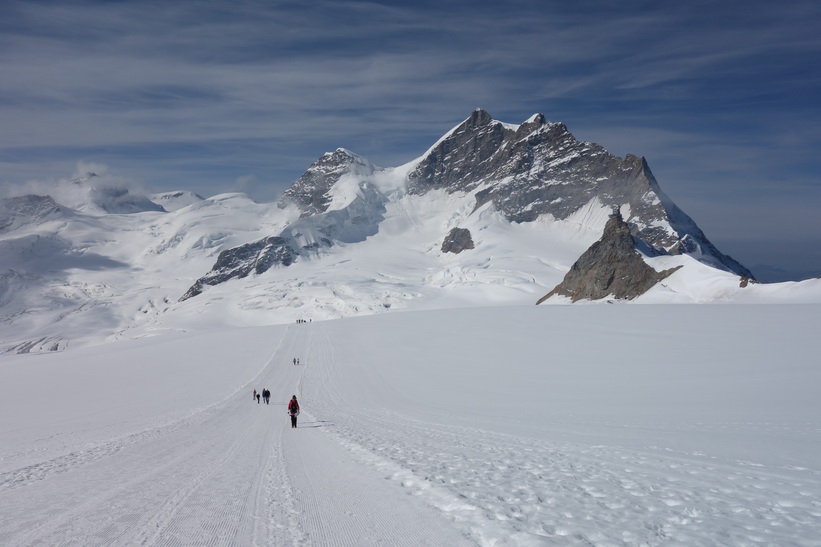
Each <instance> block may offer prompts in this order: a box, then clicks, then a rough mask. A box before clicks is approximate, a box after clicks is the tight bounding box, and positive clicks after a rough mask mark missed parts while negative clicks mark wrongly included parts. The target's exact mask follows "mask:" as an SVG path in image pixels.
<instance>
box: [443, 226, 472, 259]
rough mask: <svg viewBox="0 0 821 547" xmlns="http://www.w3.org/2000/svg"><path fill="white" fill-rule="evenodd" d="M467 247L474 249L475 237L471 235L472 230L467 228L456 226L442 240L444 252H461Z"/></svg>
mask: <svg viewBox="0 0 821 547" xmlns="http://www.w3.org/2000/svg"><path fill="white" fill-rule="evenodd" d="M467 249H473V238H472V237H471V236H470V230H467V229H465V228H454V229H453V230H451V231H450V232H449V233H448V235H447V236H445V241H444V242H442V252H443V253H454V254H459V253H461V252H462V251H465V250H467Z"/></svg>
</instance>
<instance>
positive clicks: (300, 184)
mask: <svg viewBox="0 0 821 547" xmlns="http://www.w3.org/2000/svg"><path fill="white" fill-rule="evenodd" d="M375 171H376V167H375V166H373V165H372V164H371V163H370V162H369V161H368V160H366V159H365V158H363V157H362V156H359V155H357V154H354V153H353V152H351V151H350V150H346V149H344V148H337V149H336V150H335V151H334V152H326V153H325V154H323V155H322V156H321V157H320V158H319V159H318V160H316V161H315V162H314V163H313V164H311V166H310V167H308V170H307V171H305V173H303V174H302V176H301V177H299V178H298V179H297V180H296V182H294V183H293V184H292V185H291V186H290V187H289V188H288V189H287V190H286V191H285V192H284V193H283V194H282V197H281V198H280V200H279V207H281V208H285V207H287V206H288V205H296V206H297V207H298V208H299V209H300V210H301V214H300V217H301V218H304V217H309V216H312V215H317V214H321V213H324V212H326V211H327V210H328V206H329V205H330V204H331V201H332V196H331V195H330V194H329V192H330V190H331V189H332V188H333V187H334V186H335V185H336V184H337V183H338V182H339V181H340V180H341V179H342V177H344V176H346V175H351V176H358V177H362V178H366V177H368V176H370V175H372V174H373V173H374V172H375Z"/></svg>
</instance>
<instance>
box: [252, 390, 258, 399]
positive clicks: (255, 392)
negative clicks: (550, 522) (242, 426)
mask: <svg viewBox="0 0 821 547" xmlns="http://www.w3.org/2000/svg"><path fill="white" fill-rule="evenodd" d="M253 398H254V400H255V401H256V400H257V390H256V389H255V390H254V395H253Z"/></svg>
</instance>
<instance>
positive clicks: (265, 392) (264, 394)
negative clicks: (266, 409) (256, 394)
mask: <svg viewBox="0 0 821 547" xmlns="http://www.w3.org/2000/svg"><path fill="white" fill-rule="evenodd" d="M262 398H263V399H265V404H266V405H267V404H268V401H270V400H271V392H270V391H268V388H267V387H266V388H265V389H263V390H262Z"/></svg>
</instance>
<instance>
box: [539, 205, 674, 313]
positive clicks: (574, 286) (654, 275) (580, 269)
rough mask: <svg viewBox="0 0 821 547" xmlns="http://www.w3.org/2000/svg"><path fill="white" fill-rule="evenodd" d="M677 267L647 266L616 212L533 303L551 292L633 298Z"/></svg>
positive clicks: (581, 297)
mask: <svg viewBox="0 0 821 547" xmlns="http://www.w3.org/2000/svg"><path fill="white" fill-rule="evenodd" d="M679 268H681V266H678V267H677V268H671V269H669V270H664V271H663V272H657V271H656V270H654V269H653V268H651V267H650V266H648V265H647V263H645V262H644V260H643V259H642V258H641V255H640V254H639V252H638V250H636V241H635V239H634V238H633V236H632V235H631V234H630V227H629V226H628V225H627V223H626V222H624V219H622V217H621V215H620V214H618V213H616V214H613V215H612V216H611V217H610V220H608V221H607V225H606V226H605V228H604V233H603V234H602V237H601V239H600V240H599V241H597V242H596V243H594V244H593V245H591V246H590V248H589V249H588V250H587V251H585V252H584V254H582V256H581V257H579V259H578V260H577V261H576V263H575V264H573V266H572V267H571V268H570V271H568V272H567V275H565V277H564V279H563V280H562V282H561V283H559V285H557V286H556V288H554V289H553V290H552V291H550V292H549V293H548V294H546V295H545V296H543V297H542V298H540V299H539V301H538V302H536V304H541V303H542V302H544V301H545V300H547V299H548V298H550V297H551V296H553V295H560V296H567V297H569V298H570V299H571V301H573V302H576V301H578V300H599V299H601V298H605V297H608V296H611V297H614V298H619V299H627V300H632V299H633V298H636V297H637V296H640V295H642V294H644V293H645V292H647V291H648V290H649V289H650V288H651V287H653V285H655V284H656V283H658V282H659V281H661V280H662V279H664V278H666V277H667V276H669V275H670V274H672V273H673V272H675V271H676V270H677V269H679Z"/></svg>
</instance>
